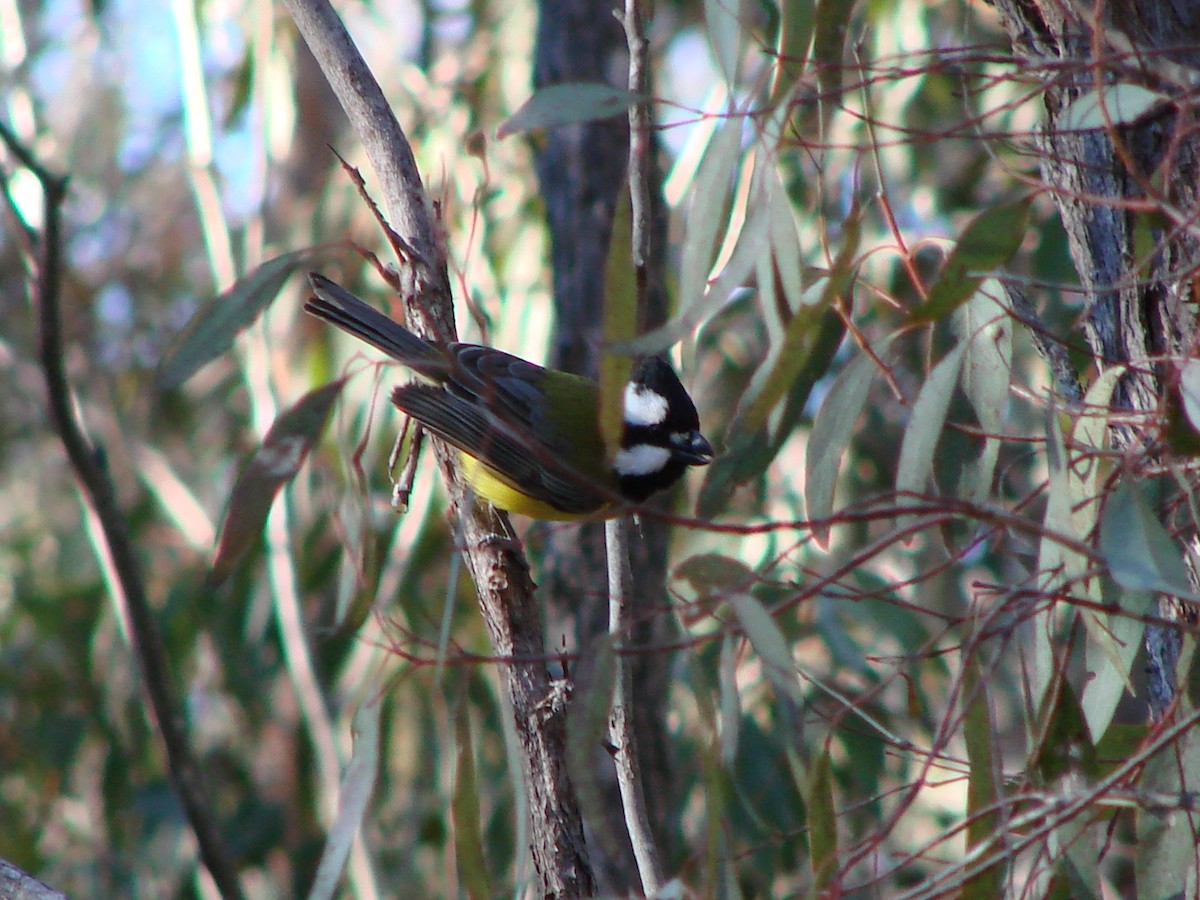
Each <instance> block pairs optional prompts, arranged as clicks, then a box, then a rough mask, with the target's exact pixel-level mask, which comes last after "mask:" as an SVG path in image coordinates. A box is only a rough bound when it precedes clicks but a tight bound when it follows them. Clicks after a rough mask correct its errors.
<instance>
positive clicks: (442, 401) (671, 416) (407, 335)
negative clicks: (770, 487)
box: [304, 272, 714, 521]
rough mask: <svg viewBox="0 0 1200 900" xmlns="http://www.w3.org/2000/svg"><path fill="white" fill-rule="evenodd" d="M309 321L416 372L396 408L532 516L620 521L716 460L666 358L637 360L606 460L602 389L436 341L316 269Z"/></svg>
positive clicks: (482, 483) (483, 485)
mask: <svg viewBox="0 0 1200 900" xmlns="http://www.w3.org/2000/svg"><path fill="white" fill-rule="evenodd" d="M309 283H310V285H311V287H312V293H313V296H311V297H310V298H309V299H308V301H307V302H306V303H305V304H304V309H305V311H306V312H308V313H310V314H311V315H313V316H316V317H317V318H318V319H321V320H323V321H325V322H328V323H329V324H332V325H335V326H337V327H338V328H340V329H341V330H342V331H345V332H346V333H347V334H350V335H353V336H354V337H356V338H358V339H359V340H362V341H365V342H366V343H368V344H370V345H371V346H372V347H374V348H375V349H376V350H379V351H381V352H382V353H384V354H386V355H387V356H389V357H391V358H392V359H394V360H396V361H398V362H400V363H402V364H403V365H405V366H406V367H408V368H409V369H411V370H412V371H413V372H414V373H415V374H416V375H417V376H418V380H416V381H413V382H411V383H409V384H404V385H400V386H398V387H396V388H395V389H394V390H393V392H392V398H391V399H392V403H393V404H394V405H395V406H396V407H397V408H399V409H400V410H402V411H403V412H405V413H407V414H408V416H410V417H411V418H412V419H415V420H416V421H418V422H420V423H421V424H422V425H424V426H425V428H426V429H427V430H428V431H430V432H432V433H433V434H435V435H436V436H437V437H439V438H441V439H442V440H444V441H445V442H446V443H448V444H450V445H451V446H453V447H455V448H456V449H457V450H458V451H459V455H460V458H461V463H462V465H461V472H462V474H463V477H464V479H465V480H466V482H467V484H468V485H469V486H470V488H471V489H472V490H473V491H474V493H475V494H476V496H478V497H480V498H482V499H484V500H486V501H488V502H489V503H491V504H492V505H493V506H495V507H497V508H499V509H503V510H506V511H508V512H513V513H518V514H520V515H525V516H528V517H530V518H534V519H545V520H550V521H571V520H579V519H603V518H611V517H612V516H615V515H619V514H621V512H622V511H623V510H624V509H626V508H627V507H629V506H630V505H634V506H636V505H638V504H641V503H643V502H644V501H645V500H647V499H648V498H649V497H650V496H651V495H652V494H654V493H656V492H658V491H661V490H663V489H665V488H668V487H670V486H671V485H673V484H675V482H677V481H678V480H679V479H680V478H681V477H682V476H683V474H684V472H686V471H687V470H688V469H689V468H690V467H692V466H703V465H707V464H708V463H709V462H711V461H712V459H713V456H714V451H713V447H712V445H711V444H710V443H709V442H708V440H707V439H706V438H705V437H704V435H703V434H701V432H700V416H699V414H698V413H697V412H696V404H695V403H694V402H693V401H692V398H691V396H690V395H689V394H688V392H687V389H686V388H685V387H684V386H683V384H682V382H680V380H679V376H678V375H676V374H675V370H674V369H672V368H671V366H670V364H669V363H667V362H666V361H665V360H664V359H662V358H661V357H659V356H647V357H645V358H644V359H642V360H641V361H640V362H638V363H637V364H636V365H635V367H634V369H633V372H632V375H631V377H630V380H629V383H628V385H627V386H626V388H625V392H624V397H623V401H624V412H623V415H624V425H623V431H622V436H621V442H620V446H619V447H618V448H617V451H616V453H615V455H613V457H612V459H611V460H610V459H609V455H608V453H607V452H606V447H605V443H604V440H603V438H602V437H601V432H600V423H599V415H600V386H599V384H597V383H596V382H595V381H593V380H592V379H590V378H584V377H582V376H580V375H573V374H571V373H569V372H562V371H559V370H556V369H547V368H544V367H542V366H539V365H537V364H536V363H532V362H529V361H528V360H525V359H522V358H521V357H519V356H513V355H512V354H510V353H505V352H504V351H503V350H497V349H495V348H494V347H485V346H482V345H480V344H470V343H461V342H457V341H456V342H453V343H440V342H435V341H428V340H425V339H424V338H421V337H418V336H417V335H415V334H413V333H412V332H411V331H409V330H408V329H407V328H405V327H404V326H403V325H401V324H400V323H398V322H396V321H394V320H393V319H391V318H389V317H388V316H386V315H384V314H383V313H382V312H380V311H379V310H377V309H375V308H374V307H373V306H371V305H370V304H369V303H367V302H366V301H364V300H361V299H359V298H358V297H356V296H355V295H354V294H352V293H350V292H349V291H347V290H346V289H345V288H343V287H341V286H340V285H338V284H337V283H335V282H333V281H331V280H329V279H328V278H326V277H324V276H323V275H321V274H320V273H318V272H312V273H310V274H309Z"/></svg>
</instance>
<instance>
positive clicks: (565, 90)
mask: <svg viewBox="0 0 1200 900" xmlns="http://www.w3.org/2000/svg"><path fill="white" fill-rule="evenodd" d="M642 99H644V98H642V97H640V96H639V95H638V94H636V93H634V92H632V91H627V90H625V89H624V88H619V87H613V86H612V85H611V84H604V83H602V82H592V81H569V82H560V83H559V84H551V85H547V86H546V87H544V88H539V89H538V90H537V91H536V92H535V93H534V95H533V96H532V97H530V98H529V99H528V100H526V101H525V102H524V103H522V104H521V106H520V108H519V109H518V110H517V111H516V112H515V113H513V114H512V115H511V116H510V117H509V118H508V119H506V120H505V121H503V122H501V123H500V127H499V128H497V129H496V138H497V140H502V139H504V138H506V137H510V136H511V135H514V134H523V133H525V132H528V131H538V130H540V129H543V128H555V127H557V126H559V125H570V124H572V123H575V122H592V121H595V120H597V119H611V118H613V117H614V116H620V115H623V114H625V113H626V112H628V111H629V108H630V107H631V106H633V105H634V104H635V103H638V102H639V101H641V100H642Z"/></svg>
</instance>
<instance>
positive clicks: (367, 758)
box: [308, 697, 383, 900]
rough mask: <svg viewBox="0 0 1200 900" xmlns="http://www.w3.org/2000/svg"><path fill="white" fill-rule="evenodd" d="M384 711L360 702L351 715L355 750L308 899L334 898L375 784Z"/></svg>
mask: <svg viewBox="0 0 1200 900" xmlns="http://www.w3.org/2000/svg"><path fill="white" fill-rule="evenodd" d="M382 710H383V702H382V700H381V698H378V697H375V698H371V699H369V700H366V701H364V702H363V704H362V705H361V706H359V708H358V711H357V712H355V714H354V728H353V733H354V751H353V753H352V754H351V756H350V762H349V764H347V766H346V771H345V773H344V774H343V775H342V785H341V790H340V792H339V793H338V811H337V818H335V819H334V822H333V827H331V828H330V829H329V837H328V839H327V840H326V841H325V849H324V850H322V851H321V862H320V864H319V865H318V866H317V874H316V877H314V878H313V885H312V890H311V891H310V892H309V895H308V898H309V900H329V898H332V897H335V896H337V888H338V883H339V882H340V881H341V878H342V872H343V870H344V869H345V868H346V860H347V859H349V858H350V850H351V848H352V847H353V845H354V837H355V835H357V834H358V830H359V829H360V828H361V827H362V822H363V817H364V816H365V815H366V813H367V807H368V805H369V804H370V801H371V796H372V794H373V793H374V792H375V781H376V778H377V777H378V774H379V717H380V714H381V712H382Z"/></svg>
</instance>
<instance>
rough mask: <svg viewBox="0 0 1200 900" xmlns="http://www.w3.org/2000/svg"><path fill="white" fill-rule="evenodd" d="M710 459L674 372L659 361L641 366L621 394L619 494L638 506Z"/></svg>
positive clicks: (692, 405)
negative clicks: (692, 467) (622, 401)
mask: <svg viewBox="0 0 1200 900" xmlns="http://www.w3.org/2000/svg"><path fill="white" fill-rule="evenodd" d="M712 457H713V448H712V445H711V444H710V443H709V442H708V441H707V440H705V438H704V435H702V434H701V433H700V415H699V413H697V412H696V404H695V403H693V402H692V398H691V396H690V395H689V394H688V392H687V389H686V388H684V386H683V383H682V382H681V381H680V380H679V376H678V375H676V374H675V370H674V369H672V368H671V366H670V364H669V363H667V362H666V361H665V360H663V359H662V358H661V357H658V356H650V357H647V358H646V359H644V360H642V361H641V363H639V364H638V365H637V367H636V368H635V369H634V371H633V377H632V378H631V379H630V381H629V384H628V385H627V386H626V388H625V431H624V433H623V435H622V437H621V449H620V451H618V453H617V458H616V461H615V463H614V468H615V469H616V472H617V477H618V479H619V480H620V482H621V493H622V494H623V495H625V496H626V497H628V498H629V499H630V500H632V501H634V502H635V503H641V502H642V501H643V500H645V499H646V498H647V497H649V496H650V495H651V494H653V493H655V492H656V491H661V490H663V489H665V488H668V487H670V486H671V485H672V484H674V483H675V482H676V481H678V480H679V478H680V476H681V475H683V473H684V472H685V471H686V470H687V468H688V466H704V465H708V463H710V462H711V461H712Z"/></svg>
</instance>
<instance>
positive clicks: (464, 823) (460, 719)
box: [450, 703, 496, 900]
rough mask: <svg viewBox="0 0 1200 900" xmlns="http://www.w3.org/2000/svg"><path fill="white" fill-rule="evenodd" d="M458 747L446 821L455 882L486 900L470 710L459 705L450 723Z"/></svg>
mask: <svg viewBox="0 0 1200 900" xmlns="http://www.w3.org/2000/svg"><path fill="white" fill-rule="evenodd" d="M454 739H455V744H456V745H457V747H458V754H457V760H456V764H455V771H454V794H453V796H452V797H451V799H450V818H451V821H452V822H453V823H454V861H455V864H456V867H457V869H458V878H459V881H460V882H461V883H462V886H463V888H465V889H466V892H467V896H468V897H470V898H471V900H490V898H492V897H495V896H496V892H495V890H494V889H493V887H492V883H491V879H490V878H489V877H488V870H487V857H486V855H485V854H484V851H483V830H482V829H481V828H480V824H479V817H480V813H479V780H478V778H477V776H476V773H475V752H474V750H473V749H472V746H471V720H470V709H469V707H468V705H467V704H466V703H462V704H460V705H459V709H458V716H457V717H456V719H455V722H454Z"/></svg>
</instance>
